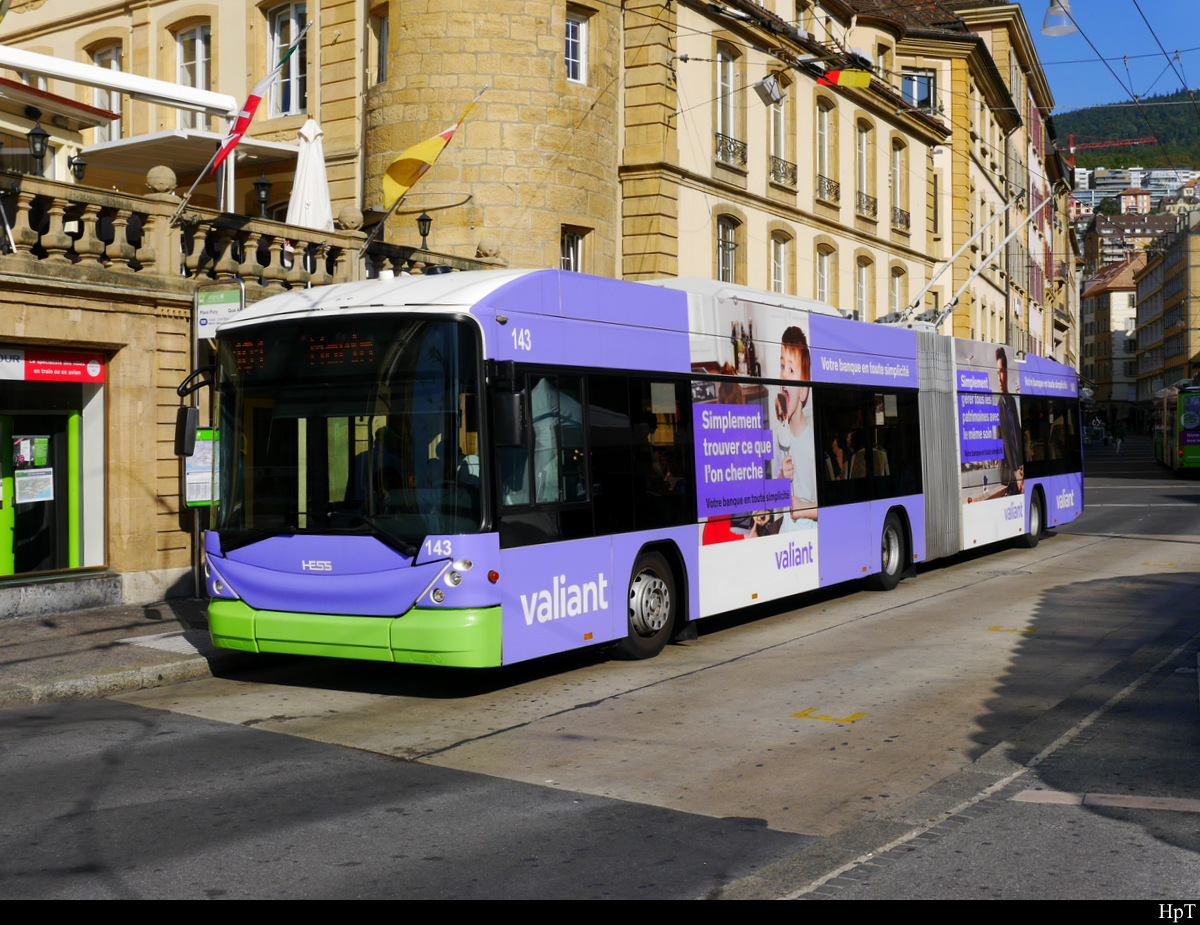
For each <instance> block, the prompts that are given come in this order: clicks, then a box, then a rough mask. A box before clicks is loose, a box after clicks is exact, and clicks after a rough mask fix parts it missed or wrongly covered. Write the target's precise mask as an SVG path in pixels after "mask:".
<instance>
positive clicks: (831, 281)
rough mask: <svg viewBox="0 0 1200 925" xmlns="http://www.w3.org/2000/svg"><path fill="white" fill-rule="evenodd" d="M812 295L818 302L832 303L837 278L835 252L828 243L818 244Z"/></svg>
mask: <svg viewBox="0 0 1200 925" xmlns="http://www.w3.org/2000/svg"><path fill="white" fill-rule="evenodd" d="M813 279H814V282H815V285H814V287H813V297H814V298H816V300H817V301H818V302H825V303H827V304H832V303H833V300H834V298H835V295H836V293H835V291H834V290H835V283H836V279H837V252H836V251H834V249H833V248H832V247H831V246H829V245H828V244H818V245H817V253H816V257H815V272H814V274H813Z"/></svg>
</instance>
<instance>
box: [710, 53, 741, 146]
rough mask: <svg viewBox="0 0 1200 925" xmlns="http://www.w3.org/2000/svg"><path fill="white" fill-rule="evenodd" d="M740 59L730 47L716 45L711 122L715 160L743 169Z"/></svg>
mask: <svg viewBox="0 0 1200 925" xmlns="http://www.w3.org/2000/svg"><path fill="white" fill-rule="evenodd" d="M741 64H742V61H741V58H740V56H739V55H738V54H737V53H736V52H735V51H734V49H733V48H732V47H731V46H729V45H724V44H721V45H718V46H717V58H716V75H715V78H716V86H715V87H714V91H715V97H714V101H713V105H714V106H715V107H716V111H715V112H714V115H713V123H714V126H715V129H716V133H715V134H716V159H717V160H718V161H719V162H720V163H722V164H728V165H730V166H734V167H745V166H746V143H745V141H743V140H742V139H743V137H744V132H743V129H742V110H743V106H742V98H741V97H742V84H743V83H744V81H742V80H740V78H739V71H740V68H741Z"/></svg>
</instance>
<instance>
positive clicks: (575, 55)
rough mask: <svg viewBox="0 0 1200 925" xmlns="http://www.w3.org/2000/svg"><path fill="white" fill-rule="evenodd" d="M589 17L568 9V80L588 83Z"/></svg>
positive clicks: (566, 58)
mask: <svg viewBox="0 0 1200 925" xmlns="http://www.w3.org/2000/svg"><path fill="white" fill-rule="evenodd" d="M587 33H588V17H587V14H586V13H583V12H581V11H579V10H567V45H566V54H565V56H564V60H565V61H566V65H567V80H570V81H572V82H573V83H577V84H585V83H587V64H588V62H587V44H588V38H587Z"/></svg>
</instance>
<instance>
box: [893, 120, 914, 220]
mask: <svg viewBox="0 0 1200 925" xmlns="http://www.w3.org/2000/svg"><path fill="white" fill-rule="evenodd" d="M890 173H891V175H890V180H891V187H892V227H893V228H896V229H898V230H900V231H908V230H909V227H910V225H911V217H910V216H909V213H908V149H907V148H906V147H905V146H904V142H902V141H900V140H899V139H898V138H897V139H893V140H892V163H891V172H890Z"/></svg>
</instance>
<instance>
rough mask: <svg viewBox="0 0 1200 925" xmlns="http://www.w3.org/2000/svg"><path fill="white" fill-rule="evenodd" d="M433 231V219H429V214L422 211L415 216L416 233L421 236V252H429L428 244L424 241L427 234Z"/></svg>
mask: <svg viewBox="0 0 1200 925" xmlns="http://www.w3.org/2000/svg"><path fill="white" fill-rule="evenodd" d="M431 230H433V219H432V218H430V217H429V213H428V212H425V211H423V210H422V212H421V214H420V215H418V216H417V231H418V233H420V235H421V250H423V251H424V250H429V243H428V241H427V240H426V239H427V238H428V237H429V232H430V231H431Z"/></svg>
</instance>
